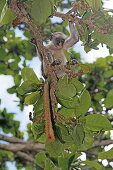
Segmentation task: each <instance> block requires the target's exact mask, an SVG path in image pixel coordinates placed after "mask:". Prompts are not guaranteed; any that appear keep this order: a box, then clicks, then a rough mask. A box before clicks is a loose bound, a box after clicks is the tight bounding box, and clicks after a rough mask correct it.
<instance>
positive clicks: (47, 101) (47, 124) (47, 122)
mask: <svg viewBox="0 0 113 170" xmlns="http://www.w3.org/2000/svg"><path fill="white" fill-rule="evenodd" d="M44 114H45V130H46V137H47V139H48V141H50V142H54V141H55V136H54V131H53V126H52V120H51V112H50V95H49V83H48V80H47V79H46V80H45V83H44Z"/></svg>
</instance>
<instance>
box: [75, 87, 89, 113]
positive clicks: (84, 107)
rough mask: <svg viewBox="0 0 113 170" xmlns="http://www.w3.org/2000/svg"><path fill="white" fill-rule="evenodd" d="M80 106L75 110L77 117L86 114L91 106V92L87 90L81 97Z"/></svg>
mask: <svg viewBox="0 0 113 170" xmlns="http://www.w3.org/2000/svg"><path fill="white" fill-rule="evenodd" d="M79 102H80V103H79V105H78V106H76V108H75V115H76V116H80V115H82V114H84V113H86V112H87V111H88V109H89V107H90V106H91V97H90V94H89V92H88V91H87V90H86V89H85V90H84V91H83V92H82V94H81V95H80V97H79Z"/></svg>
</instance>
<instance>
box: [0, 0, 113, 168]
mask: <svg viewBox="0 0 113 170" xmlns="http://www.w3.org/2000/svg"><path fill="white" fill-rule="evenodd" d="M58 2H59V3H58ZM0 3H1V4H0V15H1V20H0V26H1V30H0V35H1V40H0V43H1V48H0V63H1V64H0V71H1V74H4V75H11V76H13V79H14V83H15V86H13V87H12V88H9V89H8V90H7V91H8V93H10V94H13V93H16V95H17V97H18V98H19V103H18V106H19V107H20V109H21V110H23V108H24V105H33V117H32V113H30V115H29V117H30V120H32V123H29V124H28V141H24V140H23V137H24V136H23V133H22V132H20V131H19V122H18V121H15V120H13V116H14V113H7V110H6V109H4V110H1V117H0V121H1V127H2V131H3V132H4V134H1V135H0V139H1V140H3V141H6V142H8V143H7V144H6V143H4V142H2V143H1V144H0V149H1V152H0V154H1V166H2V169H6V164H5V163H6V161H7V160H10V161H15V162H16V166H17V168H19V167H25V168H26V169H33V168H34V169H44V168H45V169H58V168H60V169H62V170H66V169H74V168H76V169H79V168H82V169H104V167H103V165H102V164H101V163H100V162H99V161H98V159H101V160H103V159H107V160H108V162H109V164H108V166H107V168H111V166H110V162H111V161H112V159H113V149H111V150H109V151H107V152H105V151H104V147H105V146H107V145H109V144H112V143H113V141H112V140H111V139H110V130H112V124H111V123H112V115H110V110H111V109H112V106H113V102H112V99H113V93H112V91H113V90H112V76H113V71H112V68H113V59H112V57H111V56H108V57H106V58H105V59H103V58H100V59H98V60H97V61H96V62H95V63H93V64H82V63H79V64H76V65H74V66H70V67H69V68H68V67H61V69H63V70H65V71H66V73H67V74H66V76H64V77H63V78H60V79H59V80H58V81H57V80H56V78H55V76H54V74H53V73H54V71H55V69H58V68H59V66H57V67H54V68H53V67H51V66H50V65H49V63H48V61H47V60H46V56H47V53H46V51H45V48H44V46H43V44H42V37H43V41H45V42H46V41H47V36H48V35H50V32H52V31H63V32H64V33H65V34H66V35H68V31H67V29H66V26H67V25H68V22H67V21H72V22H75V23H76V26H77V28H78V31H79V35H80V40H81V41H82V42H83V45H84V49H85V51H86V52H88V51H90V50H91V49H97V48H98V47H97V46H98V44H100V43H101V44H103V43H104V44H106V45H107V48H108V49H109V52H110V54H112V53H113V40H112V39H113V38H112V36H113V29H112V28H113V21H112V16H111V15H109V13H108V12H107V11H105V10H104V9H103V7H102V2H101V0H99V1H96V0H90V1H89V0H84V1H75V2H74V3H73V4H71V2H70V1H68V2H67V3H63V2H60V1H59V0H58V1H51V0H42V1H40V0H38V1H37V0H34V1H32V0H18V1H16V0H10V1H8V2H6V1H5V0H2V1H1V2H0ZM56 7H59V8H60V9H61V10H63V9H64V8H67V9H68V12H67V13H65V14H64V13H63V12H62V13H60V12H56V10H55V8H56ZM70 8H71V9H70ZM37 9H38V10H37ZM73 13H74V16H72V15H71V14H73ZM53 16H56V17H59V18H62V19H63V20H65V21H64V22H63V23H62V22H61V23H52V21H51V17H53ZM12 26H13V27H14V26H15V27H16V28H17V27H18V29H20V30H22V31H23V35H24V36H25V37H27V40H22V39H21V38H18V37H16V36H15V29H14V28H12ZM54 26H55V27H54ZM32 37H34V38H35V39H36V44H37V46H38V49H39V52H40V53H41V56H42V57H44V59H45V62H46V64H47V65H48V70H49V72H50V74H49V79H48V82H49V83H50V87H49V90H50V100H51V104H52V113H53V115H50V114H48V115H46V114H45V115H44V114H43V113H44V111H48V110H47V109H48V101H47V95H45V94H46V92H47V88H46V87H47V86H46V85H47V84H46V83H47V81H44V80H42V79H39V78H38V77H37V76H36V74H35V72H34V71H33V70H32V69H31V68H28V66H27V64H26V61H27V60H31V59H32V58H33V57H35V56H36V51H35V48H34V47H33V45H32V44H31V43H30V39H31V38H32ZM70 52H71V53H68V52H67V51H65V55H66V57H67V59H68V60H70V59H71V58H77V59H78V61H80V62H81V60H80V56H79V54H77V53H76V52H74V51H73V50H71V51H70ZM20 61H21V66H20V65H19V63H20ZM89 68H90V69H89ZM20 72H21V73H20ZM49 80H51V81H49ZM21 82H22V83H21ZM84 84H85V85H84ZM90 95H91V97H90ZM86 101H87V102H86ZM58 103H59V104H60V105H61V106H60V107H58V105H57V104H58ZM49 111H50V110H49ZM51 116H52V119H53V121H52V122H51ZM47 118H48V120H49V121H47ZM45 122H46V123H45ZM45 124H46V127H45ZM51 124H52V125H51ZM48 129H49V132H50V133H52V135H53V136H54V137H53V138H55V141H49V140H47V139H49V138H48ZM105 131H107V133H105ZM8 133H11V134H12V137H8V136H7V135H6V134H8ZM56 148H57V149H56ZM82 152H84V153H86V158H87V159H86V161H84V162H83V161H81V160H80V159H79V156H80V155H81V153H82ZM92 167H93V168H92Z"/></svg>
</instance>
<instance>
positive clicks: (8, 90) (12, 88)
mask: <svg viewBox="0 0 113 170" xmlns="http://www.w3.org/2000/svg"><path fill="white" fill-rule="evenodd" d="M7 92H8V93H10V94H13V93H16V86H13V87H11V88H8V89H7Z"/></svg>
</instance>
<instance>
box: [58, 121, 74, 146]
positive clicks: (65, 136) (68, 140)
mask: <svg viewBox="0 0 113 170" xmlns="http://www.w3.org/2000/svg"><path fill="white" fill-rule="evenodd" d="M58 128H59V131H58ZM58 128H57V129H56V132H58V135H60V137H61V140H63V141H64V142H65V145H66V146H70V145H72V144H74V141H73V139H72V136H71V135H70V133H69V131H68V128H67V127H66V126H64V125H62V124H58Z"/></svg>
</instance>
